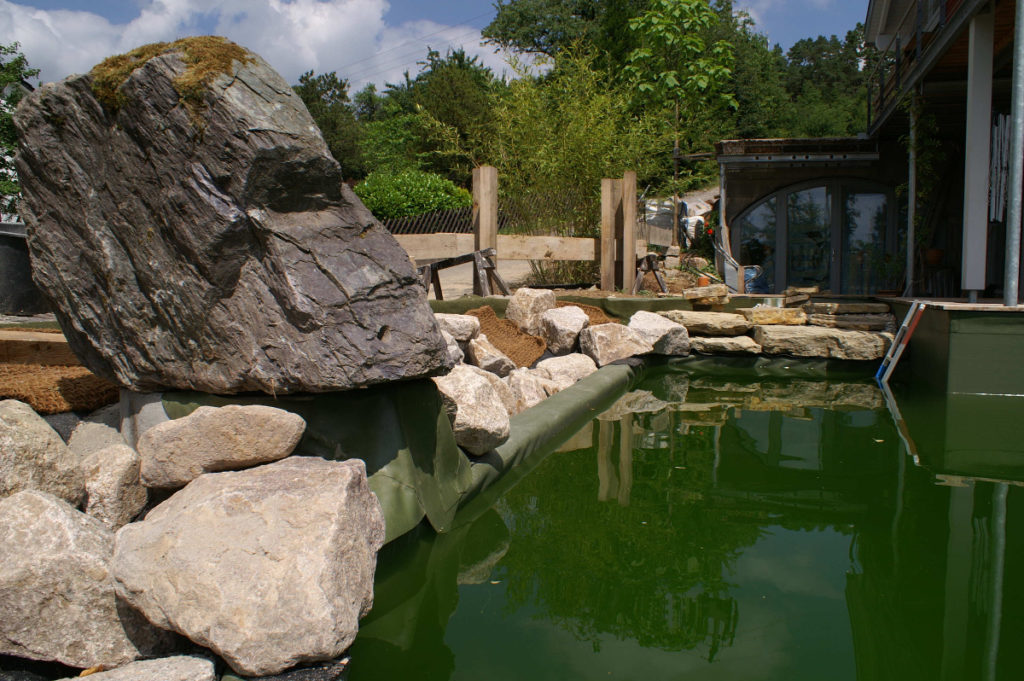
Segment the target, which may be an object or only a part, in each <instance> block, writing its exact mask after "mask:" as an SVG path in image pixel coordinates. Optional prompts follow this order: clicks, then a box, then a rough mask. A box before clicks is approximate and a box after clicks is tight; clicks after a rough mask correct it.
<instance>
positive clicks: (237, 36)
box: [0, 0, 867, 88]
mask: <svg viewBox="0 0 1024 681" xmlns="http://www.w3.org/2000/svg"><path fill="white" fill-rule="evenodd" d="M735 5H736V7H737V8H742V9H746V10H748V11H749V12H750V13H751V15H752V16H753V17H754V19H755V21H756V22H757V26H758V29H759V30H760V31H761V32H762V33H764V34H766V35H767V36H768V39H769V40H770V41H771V42H772V43H779V44H781V45H782V46H783V48H784V49H785V48H788V47H789V46H790V45H791V44H792V43H793V42H795V41H797V40H799V39H800V38H804V37H813V36H817V35H819V34H824V35H830V34H833V33H835V34H837V35H839V36H843V35H845V33H846V31H848V30H849V29H851V28H853V27H854V25H855V24H856V23H857V22H858V21H863V20H864V15H865V14H866V12H867V0H735ZM493 16H494V7H493V3H492V2H491V0H433V1H431V0H111V1H103V0H0V36H3V38H0V42H3V43H5V44H6V43H8V42H10V41H13V40H16V41H18V42H20V43H21V47H22V51H23V52H24V53H25V55H26V56H27V57H28V59H29V62H30V63H31V64H32V65H33V66H36V67H38V68H40V69H41V70H42V73H41V74H40V78H41V79H42V80H44V81H49V80H57V79H60V78H63V77H64V76H67V75H69V74H71V73H75V72H82V71H86V70H88V69H89V68H90V67H91V66H92V65H93V64H95V63H97V62H98V61H100V60H102V59H103V58H104V57H106V56H109V55H111V54H118V53H120V52H125V51H127V50H129V49H131V48H132V47H136V46H138V45H141V44H144V43H148V42H154V41H157V40H173V39H175V38H178V37H181V36H184V35H194V34H199V33H217V34H220V35H225V36H227V37H228V38H231V39H232V40H234V41H235V42H238V43H239V44H241V45H244V46H246V47H248V48H250V49H252V50H253V51H255V52H257V53H259V54H260V55H262V56H263V57H264V58H265V59H267V61H268V62H270V64H271V65H272V66H274V67H275V68H276V69H277V70H278V71H280V72H281V74H282V75H284V76H285V78H286V79H288V80H289V81H290V82H294V81H295V80H297V78H298V75H299V74H300V73H302V72H304V71H307V70H310V69H312V70H314V71H317V72H325V71H337V72H338V74H339V75H340V76H342V77H345V78H348V79H349V80H350V81H351V82H352V84H353V86H355V87H356V88H358V87H360V86H362V85H363V84H365V83H367V82H376V83H378V84H383V83H384V82H386V81H392V82H393V81H396V80H398V79H400V78H401V74H402V72H403V71H405V70H406V69H409V70H411V71H413V72H415V71H416V68H417V67H416V62H417V61H418V60H421V59H423V57H424V55H425V54H426V49H427V46H428V45H429V46H430V47H432V48H434V49H438V50H439V51H441V52H444V51H445V50H446V49H447V48H449V47H462V48H464V49H465V50H466V51H467V52H468V53H470V54H478V55H479V56H480V58H481V59H482V60H483V61H484V62H485V63H486V64H488V65H489V66H491V67H492V68H494V69H495V70H496V71H498V72H501V71H502V70H503V66H504V57H503V55H501V54H495V52H494V49H493V47H490V46H486V45H481V44H480V42H479V31H480V29H481V28H483V27H484V26H486V25H487V24H488V23H489V22H490V20H491V19H492V18H493Z"/></svg>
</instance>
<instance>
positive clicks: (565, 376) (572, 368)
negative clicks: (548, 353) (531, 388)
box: [534, 352, 597, 390]
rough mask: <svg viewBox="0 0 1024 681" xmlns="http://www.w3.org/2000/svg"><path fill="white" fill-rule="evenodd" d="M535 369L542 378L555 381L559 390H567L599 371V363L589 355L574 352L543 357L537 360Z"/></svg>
mask: <svg viewBox="0 0 1024 681" xmlns="http://www.w3.org/2000/svg"><path fill="white" fill-rule="evenodd" d="M534 370H535V371H536V372H537V374H538V375H539V376H541V377H542V378H544V377H546V378H547V379H548V380H550V381H553V382H554V384H555V385H556V386H558V389H559V390H565V389H566V388H571V387H572V386H574V385H576V382H577V381H579V380H582V379H584V378H586V377H587V376H589V375H590V374H592V373H594V372H595V371H597V364H596V363H595V362H594V360H592V359H591V358H590V357H588V356H587V355H584V354H582V353H579V352H574V353H573V354H571V355H562V356H561V357H549V358H548V359H543V360H541V361H539V362H537V366H536V367H534Z"/></svg>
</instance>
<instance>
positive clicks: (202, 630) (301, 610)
mask: <svg viewBox="0 0 1024 681" xmlns="http://www.w3.org/2000/svg"><path fill="white" fill-rule="evenodd" d="M383 543H384V516H383V513H382V512H381V508H380V503H379V502H378V501H377V498H376V497H375V496H374V495H373V493H372V492H370V488H369V486H368V485H367V481H366V470H365V467H364V464H363V462H362V461H361V460H358V459H351V460H348V461H327V460H324V459H320V458H316V457H291V458H288V459H285V460H283V461H277V462H275V463H272V464H267V465H265V466H260V467H258V468H252V469H249V470H247V471H241V472H230V473H210V474H207V475H203V476H201V477H199V478H197V479H196V480H194V481H193V482H192V483H191V484H189V485H188V486H187V487H185V488H184V489H183V490H181V491H180V492H178V493H176V494H175V495H173V496H172V497H171V498H170V499H168V500H167V501H165V502H163V503H162V504H160V505H159V506H157V507H156V508H154V509H153V510H152V511H150V512H149V513H148V514H147V515H146V518H145V520H143V521H141V522H137V523H132V524H131V525H126V526H125V527H123V528H121V529H120V530H119V531H118V533H117V540H116V544H115V548H114V572H115V575H116V579H117V590H118V593H119V594H121V595H122V596H123V597H124V598H126V599H127V600H128V601H129V602H131V603H132V604H133V605H134V606H135V607H137V608H138V609H139V610H141V611H142V613H143V614H145V616H146V617H147V618H149V620H150V621H152V622H153V623H154V624H157V625H158V626H160V627H164V628H166V629H170V630H173V631H176V632H178V633H181V634H183V635H185V636H187V637H188V638H190V639H191V640H192V641H194V642H195V643H198V644H199V645H202V646H205V647H208V648H210V649H211V650H213V651H214V652H216V653H217V654H219V655H220V656H221V657H223V658H224V659H225V660H226V661H227V663H228V664H229V665H231V668H232V669H234V670H235V671H236V672H239V673H240V674H244V675H253V676H262V675H267V674H275V673H277V672H279V671H281V670H283V669H287V668H289V667H292V666H294V665H296V664H298V663H300V662H307V661H315V660H329V659H333V658H335V657H337V656H338V655H340V654H341V653H342V652H343V651H344V650H345V649H347V648H348V647H349V645H351V643H352V641H353V639H354V638H355V635H356V631H357V630H358V622H359V618H360V617H362V616H363V615H365V614H366V613H367V612H368V611H369V609H370V607H371V605H372V603H373V573H374V568H375V566H376V556H377V551H378V550H379V549H380V547H381V545H382V544H383Z"/></svg>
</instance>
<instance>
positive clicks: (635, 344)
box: [580, 323, 654, 367]
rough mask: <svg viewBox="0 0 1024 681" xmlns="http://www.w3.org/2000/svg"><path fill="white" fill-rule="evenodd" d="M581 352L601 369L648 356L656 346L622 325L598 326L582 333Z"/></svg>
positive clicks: (589, 327) (590, 327)
mask: <svg viewBox="0 0 1024 681" xmlns="http://www.w3.org/2000/svg"><path fill="white" fill-rule="evenodd" d="M580 350H581V351H582V352H583V354H585V355H587V356H588V357H590V358H591V359H593V360H594V362H595V363H596V364H597V366H599V367H603V366H604V365H606V364H610V363H612V362H614V361H616V360H620V359H625V358H626V357H634V356H636V355H646V354H647V353H649V352H653V350H654V346H653V345H651V344H650V343H648V342H647V341H646V340H644V338H643V337H642V336H641V335H640V334H638V333H637V332H636V331H634V330H633V329H631V328H629V327H628V326H623V325H622V324H614V323H612V324H598V325H597V326H588V327H587V328H585V329H583V331H581V332H580Z"/></svg>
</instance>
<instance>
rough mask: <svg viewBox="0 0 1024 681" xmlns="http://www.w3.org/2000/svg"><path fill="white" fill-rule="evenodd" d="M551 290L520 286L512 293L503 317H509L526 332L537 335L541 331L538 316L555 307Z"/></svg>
mask: <svg viewBox="0 0 1024 681" xmlns="http://www.w3.org/2000/svg"><path fill="white" fill-rule="evenodd" d="M555 302H556V301H555V294H554V292H553V291H546V290H542V289H533V288H520V289H518V290H516V292H515V293H514V294H512V298H511V299H510V300H509V301H508V307H506V308H505V319H510V320H512V321H513V322H515V323H516V324H518V325H519V328H520V329H522V330H523V331H525V332H526V333H528V334H531V335H534V336H539V335H540V333H541V328H540V316H541V314H543V313H544V312H545V311H546V310H550V309H551V308H553V307H555Z"/></svg>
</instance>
